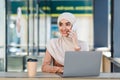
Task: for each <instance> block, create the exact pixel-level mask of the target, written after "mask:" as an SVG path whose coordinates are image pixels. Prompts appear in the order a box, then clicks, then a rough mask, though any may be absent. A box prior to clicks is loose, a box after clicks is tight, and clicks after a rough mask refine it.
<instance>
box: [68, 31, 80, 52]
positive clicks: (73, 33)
mask: <svg viewBox="0 0 120 80" xmlns="http://www.w3.org/2000/svg"><path fill="white" fill-rule="evenodd" d="M68 33H69V36H68V37H70V38H72V41H73V44H74V48H75V50H76V51H79V50H80V47H79V45H78V38H77V33H76V32H74V31H72V30H70V31H69V32H68Z"/></svg>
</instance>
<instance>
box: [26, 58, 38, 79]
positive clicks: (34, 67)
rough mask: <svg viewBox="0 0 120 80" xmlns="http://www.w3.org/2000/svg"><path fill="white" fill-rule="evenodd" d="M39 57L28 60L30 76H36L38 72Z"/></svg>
mask: <svg viewBox="0 0 120 80" xmlns="http://www.w3.org/2000/svg"><path fill="white" fill-rule="evenodd" d="M37 62H38V60H37V59H32V58H29V59H28V60H27V70H28V77H35V76H36V73H37Z"/></svg>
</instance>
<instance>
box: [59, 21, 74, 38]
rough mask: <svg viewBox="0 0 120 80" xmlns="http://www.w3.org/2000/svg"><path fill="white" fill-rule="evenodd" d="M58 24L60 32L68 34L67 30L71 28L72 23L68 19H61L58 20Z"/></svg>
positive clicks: (65, 35) (64, 34) (63, 34)
mask: <svg viewBox="0 0 120 80" xmlns="http://www.w3.org/2000/svg"><path fill="white" fill-rule="evenodd" d="M58 26H59V31H60V34H61V35H62V36H64V37H67V36H68V35H69V34H68V32H69V31H70V30H71V28H72V24H71V23H70V22H69V21H68V20H65V19H62V20H61V21H60V22H59V24H58Z"/></svg>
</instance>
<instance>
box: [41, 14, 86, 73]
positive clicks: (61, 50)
mask: <svg viewBox="0 0 120 80" xmlns="http://www.w3.org/2000/svg"><path fill="white" fill-rule="evenodd" d="M75 21H76V18H75V16H74V15H73V14H71V13H68V12H64V13H62V14H61V15H60V16H59V17H58V21H57V24H58V26H59V31H60V34H61V37H60V38H57V39H52V40H51V41H50V42H49V44H48V45H47V50H46V53H45V58H44V62H43V65H42V72H51V73H63V67H64V55H65V51H88V45H87V44H86V43H85V42H83V41H79V40H78V39H77V34H76V32H74V31H72V26H73V25H74V23H75ZM52 63H53V65H51V64H52Z"/></svg>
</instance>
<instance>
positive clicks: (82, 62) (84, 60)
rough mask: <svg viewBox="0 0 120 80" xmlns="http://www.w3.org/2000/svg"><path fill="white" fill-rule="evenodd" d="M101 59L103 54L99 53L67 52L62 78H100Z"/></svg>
mask: <svg viewBox="0 0 120 80" xmlns="http://www.w3.org/2000/svg"><path fill="white" fill-rule="evenodd" d="M101 58H102V52H98V51H80V52H78V51H76V52H75V51H72V52H71V51H70V52H66V54H65V61H64V72H63V75H62V77H70V76H71V77H73V76H98V75H99V74H100V65H101Z"/></svg>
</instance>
